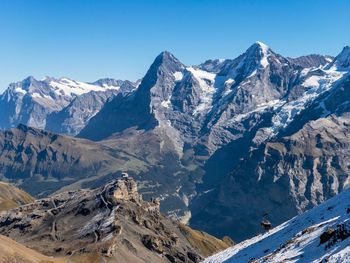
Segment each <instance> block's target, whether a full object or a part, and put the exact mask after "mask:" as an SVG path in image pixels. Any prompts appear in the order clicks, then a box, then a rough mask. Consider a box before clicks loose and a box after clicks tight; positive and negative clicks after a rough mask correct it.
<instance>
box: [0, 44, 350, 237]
mask: <svg viewBox="0 0 350 263" xmlns="http://www.w3.org/2000/svg"><path fill="white" fill-rule="evenodd" d="M349 70H350V47H345V48H344V49H343V50H342V51H341V52H340V53H339V55H337V56H336V57H331V56H323V55H314V54H313V55H307V56H302V57H299V58H289V57H284V56H282V55H280V54H278V53H276V52H274V51H273V50H272V49H271V48H270V47H268V46H267V45H265V44H263V43H261V42H256V43H254V44H253V45H252V46H250V47H249V48H248V49H247V50H246V51H245V52H244V53H243V54H242V55H240V56H238V57H237V58H235V59H214V60H207V61H205V62H204V63H202V64H200V65H195V66H187V65H184V64H183V63H182V62H181V61H180V60H179V59H177V58H176V57H175V56H174V55H173V54H171V53H169V52H167V51H165V52H162V53H161V54H160V55H159V56H157V57H156V59H155V60H154V62H153V63H152V65H151V66H150V68H149V70H148V71H147V73H146V74H145V76H144V77H143V78H142V79H141V80H140V81H137V82H131V81H117V80H112V79H102V80H99V81H96V82H94V83H83V82H78V81H74V80H70V79H66V78H62V79H53V78H45V79H44V80H40V81H38V80H35V79H34V78H32V77H29V78H27V79H25V80H23V81H22V82H18V83H14V84H10V86H9V87H8V89H7V90H6V91H5V92H4V93H3V94H2V95H1V97H0V127H2V128H3V131H1V133H0V163H1V164H2V167H1V171H0V178H1V179H2V180H7V181H10V182H13V183H16V184H17V185H20V186H21V187H23V188H24V189H25V190H27V191H28V192H29V193H30V194H32V195H35V196H47V195H50V194H53V193H55V192H56V193H58V192H60V191H63V190H70V189H78V188H81V187H95V186H100V185H103V184H104V183H106V182H107V181H109V180H111V179H113V178H115V177H118V176H120V174H121V172H123V171H128V172H129V173H130V174H131V175H132V176H133V177H134V178H135V179H136V180H137V181H138V183H139V185H140V192H141V193H142V194H143V195H144V197H145V199H147V198H150V197H154V196H156V197H159V198H160V200H161V204H162V205H161V209H162V212H164V213H166V214H167V215H168V216H170V217H173V218H177V219H181V220H182V222H183V223H189V224H190V225H191V226H194V227H196V228H200V229H203V230H204V231H207V232H209V233H211V234H214V235H217V236H224V235H229V236H231V237H232V238H233V239H234V240H236V241H241V240H243V239H246V238H248V237H252V236H254V235H255V234H257V233H259V231H260V221H261V218H262V217H263V215H264V214H268V215H269V218H270V221H271V222H272V224H273V225H277V224H280V223H282V222H284V221H286V220H288V219H290V218H292V217H293V216H295V215H297V214H300V213H302V212H304V211H306V210H308V209H310V208H312V207H313V206H315V205H317V204H319V203H322V202H324V201H325V200H327V199H328V198H330V197H333V196H335V195H336V194H338V193H339V192H341V191H342V190H343V189H346V188H347V187H348V186H349V182H350V181H349V180H350V179H349V178H350V177H349V176H348V174H349V158H350V154H349V152H350V151H349V143H348V139H347V135H348V129H349V128H348V127H349V124H350V119H349V110H350V109H349V106H348V105H349V103H348V102H349V99H350V98H349V96H350V93H349V88H350V87H349V85H350V76H349ZM28 126H30V127H28ZM72 136H75V138H73V137H72ZM34 186H35V187H34Z"/></svg>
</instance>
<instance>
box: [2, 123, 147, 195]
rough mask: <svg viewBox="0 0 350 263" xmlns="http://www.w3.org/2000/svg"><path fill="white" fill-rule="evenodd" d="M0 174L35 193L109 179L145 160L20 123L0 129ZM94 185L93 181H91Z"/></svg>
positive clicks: (138, 169)
mask: <svg viewBox="0 0 350 263" xmlns="http://www.w3.org/2000/svg"><path fill="white" fill-rule="evenodd" d="M0 166H1V168H0V176H1V178H3V179H4V180H9V181H10V182H12V183H15V184H17V185H19V186H21V188H23V189H25V190H26V191H27V192H29V193H30V194H32V195H34V196H42V195H43V196H46V195H48V194H51V193H53V192H55V191H58V190H60V189H61V188H62V187H65V186H68V185H70V186H71V187H74V188H81V187H82V186H83V185H84V184H87V183H88V182H89V181H92V182H94V181H96V180H98V179H99V180H101V184H103V182H105V180H109V179H108V178H110V176H112V175H116V174H118V173H119V174H121V172H122V171H124V170H130V171H133V170H136V171H140V170H141V171H142V170H143V169H144V167H145V166H147V164H146V163H144V162H143V161H141V160H139V159H136V158H135V157H133V156H131V155H128V154H127V153H126V152H124V151H120V152H115V151H114V150H113V149H111V148H108V147H107V146H104V145H101V144H97V143H94V142H90V141H88V140H82V139H76V138H71V137H66V136H63V135H57V134H54V133H51V132H47V131H42V130H38V129H35V128H30V127H27V126H24V125H19V126H18V127H17V128H13V129H10V130H7V131H3V132H0ZM91 185H93V183H91Z"/></svg>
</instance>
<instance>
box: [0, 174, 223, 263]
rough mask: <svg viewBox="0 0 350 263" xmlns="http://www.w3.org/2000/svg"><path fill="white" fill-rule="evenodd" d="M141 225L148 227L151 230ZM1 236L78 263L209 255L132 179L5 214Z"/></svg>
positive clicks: (189, 258)
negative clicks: (147, 198) (93, 259)
mask: <svg viewBox="0 0 350 263" xmlns="http://www.w3.org/2000/svg"><path fill="white" fill-rule="evenodd" d="M150 207H154V208H153V209H150ZM135 218H137V219H135ZM142 222H148V223H146V225H147V227H145V226H144V225H143V223H142ZM191 231H194V230H191ZM0 233H1V234H4V235H7V236H9V237H10V238H12V239H14V240H17V241H18V242H20V243H22V244H24V245H26V246H28V247H30V248H32V249H34V250H36V251H39V252H41V253H43V254H45V255H49V256H55V257H58V256H59V257H63V259H64V258H65V256H67V255H69V256H71V257H72V258H73V259H76V260H82V259H83V258H89V257H92V256H93V255H95V257H97V258H98V257H104V258H105V261H107V262H119V260H120V261H121V262H135V260H137V262H168V261H170V262H172V260H175V261H174V262H198V260H199V259H200V258H202V255H207V253H208V250H203V249H201V248H200V247H196V246H194V245H193V244H194V243H193V240H192V239H191V236H190V235H184V234H183V233H182V231H181V230H180V226H179V225H178V223H176V222H174V221H171V220H169V219H167V218H165V217H164V216H162V215H161V213H160V212H159V203H156V204H155V203H154V202H153V203H150V202H145V201H143V200H142V198H141V197H140V195H139V194H138V191H137V186H136V183H135V181H134V180H133V179H131V178H130V177H127V178H123V179H118V180H115V181H112V182H110V183H109V184H107V185H105V186H103V187H101V188H97V189H94V190H77V191H69V192H64V193H60V194H57V195H54V196H52V197H49V198H45V199H39V200H37V201H35V202H34V203H30V204H28V205H24V206H20V207H19V208H15V209H12V210H9V211H4V212H2V213H1V214H0ZM204 240H208V242H214V241H215V242H218V243H220V242H222V241H219V240H217V239H216V238H214V237H212V236H210V235H207V234H205V236H204V234H203V241H204ZM222 243H223V242H222ZM223 244H224V243H223ZM225 247H227V245H226V246H223V247H217V248H215V249H213V250H210V253H213V252H215V251H218V250H219V249H223V248H225ZM189 252H190V253H189ZM116 260H117V261H116ZM122 260H124V261H122Z"/></svg>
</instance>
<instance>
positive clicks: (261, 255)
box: [204, 190, 350, 263]
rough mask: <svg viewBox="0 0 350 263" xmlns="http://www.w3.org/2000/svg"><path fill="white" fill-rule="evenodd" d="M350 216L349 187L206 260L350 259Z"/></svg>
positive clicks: (290, 260)
mask: <svg viewBox="0 0 350 263" xmlns="http://www.w3.org/2000/svg"><path fill="white" fill-rule="evenodd" d="M349 218H350V190H346V191H344V192H342V193H341V194H339V195H337V196H336V197H334V198H332V199H329V200H328V201H326V202H324V203H323V204H322V205H319V206H317V207H315V208H313V209H311V210H309V211H307V212H305V213H304V214H302V215H299V216H296V217H294V218H292V219H291V220H289V221H287V222H285V223H283V224H281V225H279V226H277V227H275V228H273V229H272V230H270V231H269V232H267V233H265V234H261V235H258V236H256V237H254V238H252V239H249V240H246V241H244V242H241V243H239V244H237V245H235V246H233V247H231V248H228V249H227V250H225V251H223V252H221V253H218V254H216V255H214V256H212V257H209V258H207V259H206V260H205V261H204V262H205V263H218V262H227V263H228V262H234V263H239V262H276V263H277V262H298V263H299V262H350V246H349V245H350V221H349Z"/></svg>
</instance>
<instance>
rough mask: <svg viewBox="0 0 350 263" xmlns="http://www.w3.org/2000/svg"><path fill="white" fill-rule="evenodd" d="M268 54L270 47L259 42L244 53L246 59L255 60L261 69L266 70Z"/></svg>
mask: <svg viewBox="0 0 350 263" xmlns="http://www.w3.org/2000/svg"><path fill="white" fill-rule="evenodd" d="M270 53H271V49H270V47H269V46H267V45H266V44H264V43H262V42H260V41H257V42H255V43H254V44H253V45H252V46H251V47H250V48H248V50H247V52H246V54H247V57H249V58H254V59H257V60H258V61H259V62H260V65H261V66H262V67H263V68H266V67H267V66H268V64H269V62H268V59H267V58H268V57H269V55H270Z"/></svg>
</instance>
